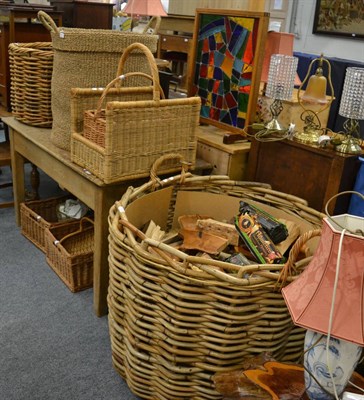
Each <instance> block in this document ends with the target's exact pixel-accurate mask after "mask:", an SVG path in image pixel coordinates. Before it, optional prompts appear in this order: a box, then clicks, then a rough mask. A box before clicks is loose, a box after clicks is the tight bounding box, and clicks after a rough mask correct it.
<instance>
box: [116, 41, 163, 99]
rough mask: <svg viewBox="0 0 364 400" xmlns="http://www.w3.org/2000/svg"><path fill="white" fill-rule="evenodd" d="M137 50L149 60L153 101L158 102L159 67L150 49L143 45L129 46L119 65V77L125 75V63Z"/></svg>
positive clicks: (133, 44)
mask: <svg viewBox="0 0 364 400" xmlns="http://www.w3.org/2000/svg"><path fill="white" fill-rule="evenodd" d="M135 50H139V51H141V52H142V53H144V55H145V57H146V58H147V62H148V64H149V68H150V75H151V77H152V80H153V100H154V101H158V100H159V99H160V93H159V90H160V89H159V88H160V85H159V73H158V67H157V63H156V62H155V58H154V56H153V54H152V52H151V51H150V50H149V49H148V47H147V46H145V45H144V44H142V43H132V44H131V45H130V46H128V47H127V48H126V49H125V51H124V52H123V54H122V55H121V58H120V61H119V65H118V70H117V76H120V75H122V74H123V71H124V68H125V63H126V61H127V59H128V57H129V55H130V53H132V52H133V51H135Z"/></svg>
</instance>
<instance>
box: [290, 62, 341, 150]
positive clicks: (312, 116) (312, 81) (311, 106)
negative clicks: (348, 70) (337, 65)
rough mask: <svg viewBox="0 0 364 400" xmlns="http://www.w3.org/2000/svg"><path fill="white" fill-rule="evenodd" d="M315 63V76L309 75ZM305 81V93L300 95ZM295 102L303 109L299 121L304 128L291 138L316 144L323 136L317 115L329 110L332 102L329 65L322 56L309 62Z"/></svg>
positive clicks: (332, 89)
mask: <svg viewBox="0 0 364 400" xmlns="http://www.w3.org/2000/svg"><path fill="white" fill-rule="evenodd" d="M316 62H318V67H317V69H316V72H315V74H314V75H311V70H312V68H313V65H314V64H315V63H316ZM324 63H325V64H326V65H327V68H328V78H326V77H325V76H324V73H323V64H324ZM307 81H308V83H307V88H306V91H305V92H304V93H303V94H302V88H303V86H304V85H305V83H306V82H307ZM327 85H329V88H330V98H329V99H328V98H327V96H326V90H327ZM297 100H298V103H299V104H300V106H301V107H302V108H303V112H302V114H301V120H302V121H304V127H303V131H302V132H296V133H295V134H294V136H293V138H294V139H295V140H297V141H299V142H303V143H308V144H317V143H318V141H319V137H320V136H321V135H323V134H324V131H323V129H322V126H321V121H320V118H319V114H320V113H322V112H323V111H325V110H326V109H327V108H329V107H330V105H331V103H332V102H333V100H334V88H333V86H332V81H331V65H330V63H329V61H328V60H327V59H326V58H324V57H323V55H321V56H320V57H319V58H315V59H314V60H312V61H311V63H310V66H309V68H308V71H307V74H306V77H305V79H304V80H303V82H302V84H301V85H300V87H299V89H298V92H297Z"/></svg>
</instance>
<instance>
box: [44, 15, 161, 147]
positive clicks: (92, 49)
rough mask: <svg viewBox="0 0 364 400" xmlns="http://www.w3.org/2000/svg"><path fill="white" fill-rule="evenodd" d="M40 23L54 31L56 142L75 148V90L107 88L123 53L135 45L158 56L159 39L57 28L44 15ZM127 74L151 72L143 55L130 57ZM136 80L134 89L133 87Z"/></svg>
mask: <svg viewBox="0 0 364 400" xmlns="http://www.w3.org/2000/svg"><path fill="white" fill-rule="evenodd" d="M38 18H39V20H40V21H41V22H42V23H43V25H44V26H45V27H46V28H47V29H48V30H49V31H50V33H51V38H52V46H53V51H54V63H53V74H52V114H53V124H52V132H51V140H52V142H53V143H54V144H55V145H56V146H58V147H61V148H62V149H65V150H70V147H71V110H70V92H71V88H92V87H105V86H106V85H107V84H108V83H109V82H110V81H111V80H112V79H113V78H115V77H116V72H117V67H118V63H119V60H120V56H121V55H122V53H123V51H124V50H125V49H126V48H127V47H128V46H129V45H130V44H132V43H143V44H144V45H145V46H147V47H148V48H149V49H150V50H151V51H152V52H156V50H157V44H158V35H149V34H142V33H133V32H120V31H116V30H111V29H84V28H65V27H61V28H60V27H57V25H56V24H55V22H54V21H53V19H52V18H51V17H50V16H49V15H48V14H46V13H45V12H44V11H39V13H38ZM125 69H126V71H125V72H133V71H134V72H135V71H137V72H147V71H148V65H146V63H145V60H144V57H143V54H141V53H140V52H139V53H135V54H133V56H132V57H129V59H128V63H127V65H126V66H125ZM133 85H134V82H133V80H131V81H130V86H133Z"/></svg>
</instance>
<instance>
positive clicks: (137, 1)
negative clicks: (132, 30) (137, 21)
mask: <svg viewBox="0 0 364 400" xmlns="http://www.w3.org/2000/svg"><path fill="white" fill-rule="evenodd" d="M123 12H124V13H126V14H130V15H131V16H132V18H133V16H141V15H146V16H149V17H153V18H152V19H151V20H150V21H149V23H148V24H147V26H146V27H145V29H144V30H143V33H149V32H147V31H148V29H149V28H150V27H152V25H153V24H154V28H153V33H154V34H157V33H158V29H159V26H160V23H161V19H160V17H165V16H167V13H166V11H165V10H164V8H163V6H162V3H161V0H128V3H127V5H126V7H125V8H124V10H123Z"/></svg>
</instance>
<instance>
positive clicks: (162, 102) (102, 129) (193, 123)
mask: <svg viewBox="0 0 364 400" xmlns="http://www.w3.org/2000/svg"><path fill="white" fill-rule="evenodd" d="M135 51H136V52H138V53H140V52H141V53H143V54H144V55H145V58H146V62H147V64H148V65H149V67H150V73H151V77H152V81H153V84H152V87H151V88H152V91H153V97H152V99H150V100H135V101H127V100H126V101H109V102H107V103H106V108H105V110H98V109H96V107H97V104H95V109H93V110H86V112H85V114H84V121H83V124H82V123H80V121H79V113H77V112H76V110H75V107H74V106H72V107H71V109H72V110H73V111H72V127H73V128H76V129H80V128H81V127H83V131H80V130H76V131H73V132H72V138H71V160H72V161H73V162H75V163H76V164H78V165H80V166H81V167H83V168H85V169H87V170H88V171H89V172H91V173H92V174H94V175H96V176H97V177H98V178H100V179H101V180H103V181H104V182H105V183H113V182H117V181H121V180H125V179H135V178H142V177H146V176H148V175H149V171H150V168H151V166H152V164H153V163H154V162H155V161H156V160H157V159H158V158H159V157H161V156H163V155H164V154H170V153H178V154H180V155H181V156H182V157H183V159H184V160H185V161H186V162H189V163H190V164H191V165H192V166H193V165H194V163H195V160H196V146H197V138H196V131H197V127H198V124H199V116H200V108H201V100H200V98H199V97H192V98H182V99H163V98H162V99H161V98H160V97H161V91H160V85H159V77H158V70H157V66H156V63H155V60H154V57H153V55H152V53H151V52H150V50H149V49H148V48H147V47H146V46H144V45H142V44H140V43H134V44H132V45H130V46H129V47H128V48H127V49H126V50H125V51H124V53H123V55H122V57H121V59H120V63H119V68H118V73H117V75H121V74H122V73H123V67H124V64H125V63H126V61H127V59H128V57H130V55H131V54H132V53H133V52H135ZM134 89H135V90H137V89H138V90H139V89H140V88H134ZM105 90H106V91H108V90H109V88H108V89H105ZM73 100H74V101H77V99H73ZM86 121H87V124H86ZM90 126H92V127H93V129H95V130H96V131H97V132H98V135H99V136H103V138H102V142H101V145H100V142H99V141H98V140H95V139H93V140H90V139H88V138H91V137H92V136H93V134H92V133H91V132H90V131H88V132H87V133H86V132H85V129H90ZM87 137H88V138H87ZM177 168H178V166H177V164H176V163H175V162H173V161H171V162H169V163H166V165H165V169H164V170H163V171H161V172H163V173H170V172H174V171H176V170H177Z"/></svg>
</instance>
